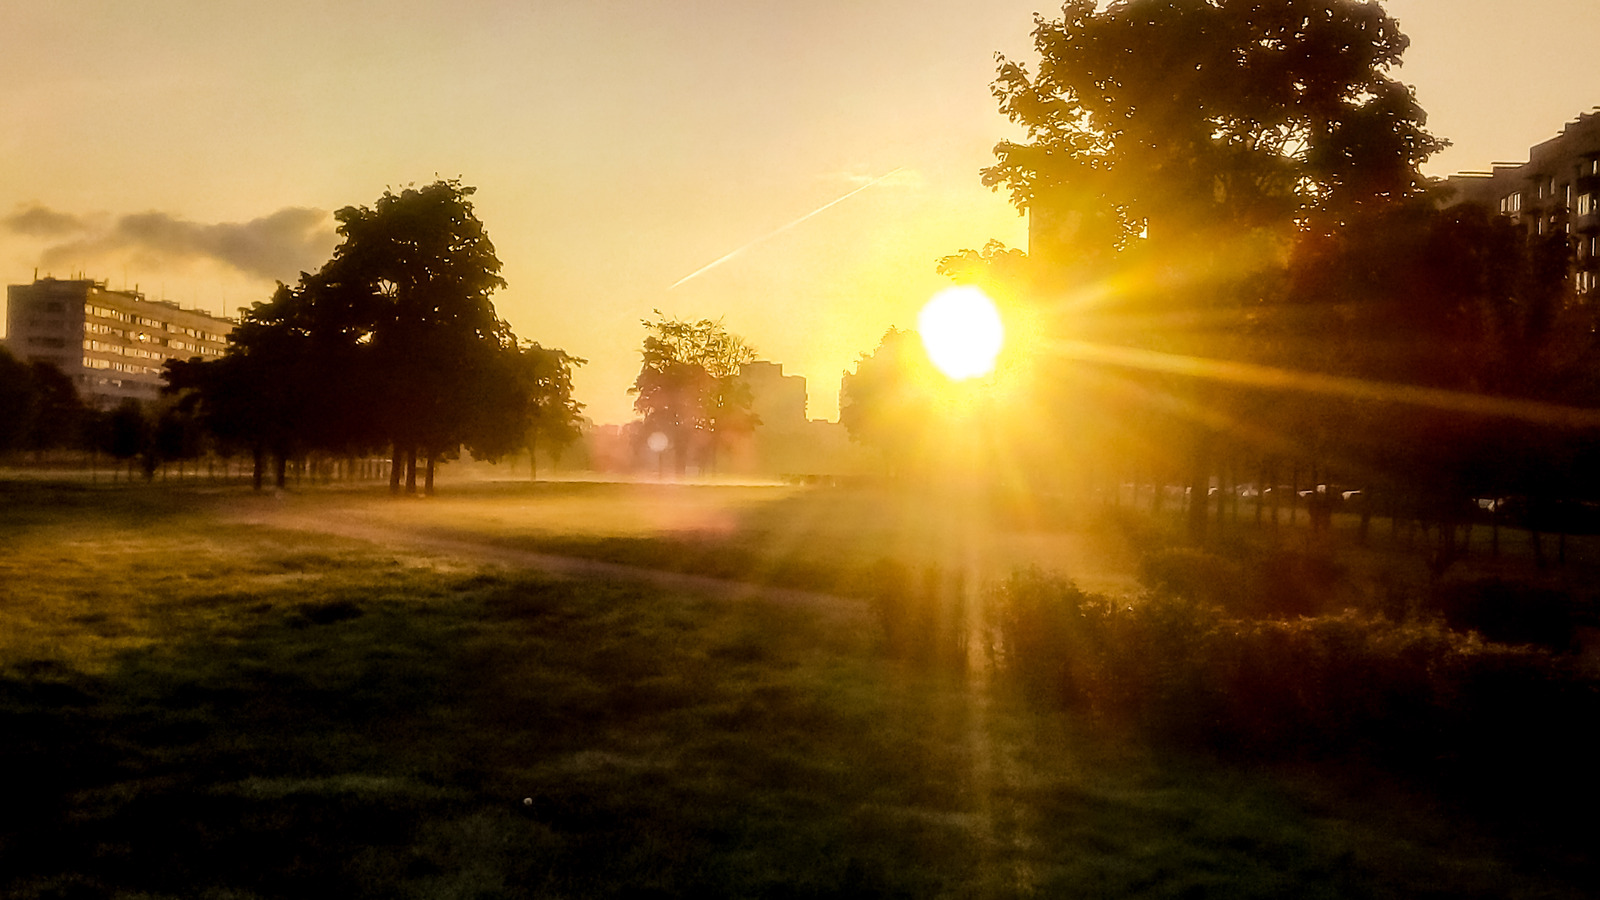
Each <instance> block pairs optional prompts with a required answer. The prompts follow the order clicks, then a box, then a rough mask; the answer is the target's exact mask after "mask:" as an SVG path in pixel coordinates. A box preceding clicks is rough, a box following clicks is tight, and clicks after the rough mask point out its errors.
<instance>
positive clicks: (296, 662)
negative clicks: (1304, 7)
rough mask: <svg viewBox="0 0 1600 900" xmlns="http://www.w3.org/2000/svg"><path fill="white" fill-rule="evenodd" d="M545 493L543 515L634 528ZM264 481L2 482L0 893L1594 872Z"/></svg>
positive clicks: (819, 531) (247, 894)
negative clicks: (257, 517) (345, 531)
mask: <svg viewBox="0 0 1600 900" xmlns="http://www.w3.org/2000/svg"><path fill="white" fill-rule="evenodd" d="M550 490H551V492H552V493H554V494H556V495H558V496H563V499H562V500H561V502H562V503H566V504H568V506H567V507H566V510H567V511H566V512H564V513H562V514H561V516H557V515H554V514H548V515H544V516H543V518H542V521H543V523H544V524H543V525H541V526H540V527H541V528H547V529H550V531H549V533H550V534H552V535H556V536H557V537H559V534H558V532H559V529H561V528H566V527H572V528H575V529H577V526H573V525H571V523H572V522H580V523H584V522H587V523H589V524H590V526H591V527H590V531H589V532H582V531H581V529H577V530H579V531H580V535H579V536H580V537H581V538H582V539H583V540H588V539H589V538H590V537H592V536H593V533H594V532H598V531H600V530H602V529H601V528H600V527H598V523H603V522H606V521H607V517H608V516H614V519H613V520H611V521H610V522H609V524H606V525H605V527H606V528H613V529H620V528H624V527H628V525H629V523H630V522H635V523H637V522H638V521H640V520H639V519H638V518H636V517H634V516H633V515H632V514H631V513H628V512H626V506H625V505H626V504H627V503H628V502H629V501H628V499H627V498H626V497H625V496H621V497H619V496H618V495H617V494H615V493H608V492H607V490H605V489H599V488H594V489H592V490H593V491H594V492H593V493H588V494H584V493H583V491H582V490H580V489H575V490H574V493H573V494H570V495H561V491H560V490H558V489H550ZM535 493H537V492H535ZM730 498H732V499H730ZM771 498H776V499H771ZM585 499H587V501H589V506H588V508H587V509H586V508H585V503H584V502H583V501H585ZM474 501H476V502H477V503H479V504H481V506H480V507H479V508H478V509H479V512H478V514H477V515H476V516H475V514H474V506H473V503H474ZM528 501H529V495H527V494H522V493H519V492H515V491H513V492H509V493H507V494H504V495H500V496H497V495H496V494H495V492H494V491H491V490H488V489H485V492H484V493H483V494H481V495H477V496H475V497H468V498H462V499H461V500H460V501H455V500H451V501H449V505H447V504H445V503H441V504H438V507H437V508H434V507H433V506H432V505H431V504H427V503H416V504H410V505H409V506H410V508H412V509H421V510H426V512H427V516H439V517H440V519H439V520H436V524H437V525H439V526H441V527H442V526H444V525H449V524H450V523H449V522H448V521H444V520H445V519H447V518H448V516H445V513H448V514H449V516H455V517H458V520H457V521H456V523H455V526H454V527H456V528H458V529H460V530H466V529H467V527H468V526H469V525H470V527H471V529H475V530H476V531H478V532H480V533H483V534H486V535H489V536H491V537H493V536H496V535H498V536H499V538H500V539H502V540H507V541H516V540H523V539H525V538H526V536H527V535H526V533H525V532H523V531H521V530H520V529H521V528H522V527H523V526H522V525H520V524H518V523H516V522H513V521H509V520H501V521H499V522H498V523H497V524H492V523H493V522H494V517H495V516H506V515H509V513H508V510H510V509H512V508H513V507H515V506H517V505H519V504H520V505H537V504H536V503H529V502H528ZM658 501H660V498H659V497H655V496H649V495H647V496H646V498H645V499H643V500H639V501H637V502H638V503H640V504H644V505H649V504H654V503H657V502H658ZM279 502H280V501H277V500H271V499H257V498H252V497H248V496H243V495H235V494H231V493H226V492H224V493H220V494H202V493H177V492H163V491H160V490H155V489H147V488H117V489H110V488H105V487H100V488H81V487H80V488H62V487H56V486H49V485H25V486H18V485H13V484H0V546H4V547H5V548H6V554H5V556H4V558H3V559H0V734H4V735H6V736H7V737H6V738H5V739H4V741H0V771H5V772H6V773H8V775H9V778H8V786H7V789H6V797H5V802H4V803H3V804H0V896H6V897H18V898H44V897H127V898H135V897H137V898H164V897H217V898H223V897H226V898H251V897H305V896H349V897H608V896H697V897H701V896H718V897H721V896H732V897H737V896H746V897H784V896H793V897H802V896H841V895H849V896H882V897H925V896H951V897H967V896H974V897H991V896H992V897H1012V896H1109V897H1135V896H1137V897H1170V896H1192V897H1280V896H1295V897H1302V896H1304V897H1347V896H1348V897H1365V896H1385V895H1387V896H1428V895H1432V896H1441V897H1444V896H1473V895H1477V896H1518V895H1521V896H1581V895H1582V894H1583V890H1582V888H1583V887H1584V885H1582V884H1580V883H1572V884H1569V883H1567V882H1566V881H1564V880H1563V878H1562V877H1561V876H1559V875H1548V874H1540V873H1538V872H1536V871H1533V870H1531V869H1530V867H1529V864H1528V863H1526V862H1525V861H1523V860H1522V857H1520V856H1519V855H1518V854H1517V853H1516V852H1514V851H1515V848H1508V847H1507V846H1506V845H1505V844H1503V843H1501V842H1498V841H1497V840H1496V839H1494V838H1493V837H1492V836H1491V835H1490V834H1489V833H1488V832H1480V831H1478V830H1476V829H1474V828H1472V827H1471V826H1468V825H1466V824H1463V823H1462V822H1460V821H1458V820H1456V819H1454V818H1452V816H1451V815H1450V813H1449V811H1448V810H1432V809H1430V808H1429V807H1427V806H1426V805H1419V804H1413V803H1409V802H1402V801H1401V800H1399V797H1400V794H1399V793H1398V792H1397V791H1395V790H1393V789H1392V788H1391V787H1389V786H1387V785H1385V786H1381V787H1376V788H1372V790H1375V791H1376V793H1375V794H1369V793H1367V791H1366V790H1364V789H1351V788H1349V787H1348V786H1340V784H1339V783H1338V782H1337V780H1336V779H1330V778H1328V777H1326V776H1325V774H1324V773H1317V774H1314V777H1312V776H1308V777H1303V778H1302V777H1300V776H1299V775H1294V776H1293V777H1290V776H1289V775H1286V774H1285V773H1282V772H1279V773H1276V774H1273V773H1265V772H1250V771H1240V770H1237V769H1234V768H1230V767H1228V766H1224V765H1219V764H1215V763H1209V762H1206V761H1205V760H1201V759H1186V758H1174V757H1171V756H1166V755H1162V754H1159V753H1156V752H1154V751H1152V750H1150V749H1149V748H1146V747H1142V746H1141V745H1138V744H1130V743H1127V742H1123V741H1119V740H1116V739H1114V738H1111V737H1108V736H1104V735H1097V734H1095V733H1093V731H1092V730H1091V729H1089V728H1086V727H1084V726H1083V725H1082V724H1081V723H1079V722H1076V721H1074V720H1071V719H1068V718H1065V717H1061V716H1057V715H1050V714H1041V713H1038V712H1036V711H1031V710H1029V709H1028V708H1027V707H1026V706H1025V705H1023V704H1020V703H1017V702H1014V701H1013V700H1012V699H1011V698H1010V697H1008V696H1007V695H1006V694H1005V693H1004V692H1001V691H991V690H989V688H988V686H987V683H986V681H985V679H984V678H982V677H981V676H979V677H971V678H969V677H961V676H959V675H953V674H949V673H940V672H937V671H930V670H928V669H926V668H919V667H916V666H911V665H903V664H897V663H894V662H892V661H890V660H887V659H885V658H884V656H883V655H882V654H881V653H879V652H878V648H877V636H876V635H875V634H874V632H873V630H872V626H871V621H872V620H871V618H870V617H869V616H866V615H863V616H862V617H860V618H859V619H857V618H851V617H843V618H841V617H837V616H832V617H821V616H817V615H814V614H813V613H812V612H810V611H809V610H806V609H803V608H796V607H794V606H779V605H774V604H765V603H761V602H759V601H757V602H732V601H723V600H716V599H709V598H706V597H702V596H695V595H689V594H680V593H672V592H666V591H662V590H659V589H653V588H647V587H643V586H638V585H632V584H624V583H608V582H586V581H556V580H549V579H545V578H541V577H536V576H532V575H529V574H526V573H519V572H515V571H508V570H504V569H496V568H492V567H484V566H476V565H471V564H464V563H460V562H455V563H448V564H447V563H445V562H442V561H439V560H432V559H430V558H426V557H422V556H416V555H410V554H405V553H397V552H396V551H394V550H392V549H385V548H383V547H378V546H374V545H371V544H365V543H362V542H358V541H350V540H341V539H336V538H329V537H327V536H323V535H318V534H315V533H308V532H301V531H295V530H293V529H288V528H273V527H265V526H260V525H244V524H237V523H234V522H232V521H231V518H230V516H231V514H232V511H233V510H234V509H236V508H240V505H241V504H242V505H243V506H246V507H247V506H248V505H249V504H252V503H279ZM281 502H282V503H283V504H286V505H287V506H288V507H289V508H291V511H293V512H313V511H316V510H317V509H325V510H331V511H335V512H343V513H347V514H348V513H350V512H351V511H352V509H353V508H354V507H353V506H352V504H354V505H356V506H360V505H361V504H366V503H368V502H369V500H368V499H367V498H366V497H364V496H358V497H354V498H352V497H349V496H346V495H342V494H335V495H330V496H301V497H293V498H289V499H287V500H284V501H281ZM837 502H838V501H837V500H836V499H830V498H827V497H821V498H818V497H810V496H806V495H803V494H797V493H793V492H790V493H780V494H776V495H761V494H749V495H745V494H732V495H714V496H703V495H701V496H697V495H696V494H695V492H692V491H691V492H689V494H688V496H687V498H686V500H685V503H684V505H683V506H682V507H681V509H682V510H684V511H686V514H687V511H692V512H694V514H695V516H701V515H702V514H706V515H709V514H710V513H712V512H716V513H717V514H719V515H720V514H721V512H720V511H727V510H733V512H734V515H733V517H732V518H731V519H730V520H728V521H731V522H732V524H731V525H729V526H728V530H727V531H725V532H724V534H726V535H728V538H727V540H728V541H729V545H730V546H746V547H749V548H753V549H752V550H751V552H752V553H753V554H757V551H758V550H760V548H763V547H769V546H772V543H771V542H772V541H773V540H774V536H776V535H781V534H784V533H785V532H784V531H783V529H782V527H781V526H782V523H783V521H784V520H785V518H786V517H794V518H795V519H796V520H797V521H798V516H797V514H795V513H793V512H792V511H793V510H796V509H801V510H802V511H803V510H804V508H805V506H806V504H813V503H815V504H819V506H817V507H814V508H815V509H821V510H823V511H826V510H828V509H837V508H838V507H837V506H835V505H833V504H836V503H837ZM457 503H459V505H456V504H457ZM618 504H620V505H623V506H624V512H623V513H616V512H615V511H614V509H613V507H614V505H618ZM785 504H787V506H785ZM396 508H403V507H400V506H397V507H396ZM608 509H612V510H613V511H612V512H607V510H608ZM786 509H787V510H790V511H791V512H785V510H786ZM544 511H545V512H547V513H548V510H544ZM840 515H841V516H842V515H843V513H841V514H840ZM562 516H565V517H566V518H562ZM763 517H766V518H763ZM424 518H427V517H426V516H425V517H424ZM763 521H764V522H767V523H769V524H768V525H766V526H761V527H757V526H756V525H752V526H749V529H750V530H749V531H748V532H741V531H740V530H739V529H741V528H745V527H746V526H745V525H743V524H741V523H751V522H754V523H758V525H759V523H761V522H763ZM828 521H829V520H828V519H827V518H825V517H818V518H817V519H816V521H815V522H813V523H811V524H808V525H805V529H806V531H807V533H811V534H814V535H816V536H817V537H816V540H817V541H832V542H833V543H832V544H828V545H826V547H827V549H823V550H820V551H819V550H818V549H817V546H818V545H817V544H808V545H806V546H807V547H809V548H810V549H804V548H802V549H795V550H792V551H789V552H791V553H792V554H793V555H794V556H795V558H801V559H812V560H820V562H816V565H817V566H818V567H819V568H818V569H817V571H823V572H826V571H827V570H826V569H825V568H824V566H825V565H828V564H834V563H837V562H838V561H839V560H844V561H845V563H846V564H848V565H854V562H852V561H854V560H864V559H866V558H868V557H870V556H872V555H873V554H874V553H876V552H877V551H878V550H879V549H881V548H880V547H870V548H865V549H863V548H860V547H855V549H851V548H852V547H853V546H855V545H857V544H860V543H861V542H862V541H863V538H862V535H864V534H868V533H877V534H880V535H881V536H882V540H883V541H884V542H886V543H885V546H887V545H888V543H887V542H891V541H896V540H902V538H901V537H899V536H897V535H896V533H895V528H897V527H899V525H897V524H896V521H897V520H894V519H890V520H889V521H888V522H887V523H885V522H883V521H878V522H876V523H875V522H874V520H873V519H872V517H871V516H870V515H868V514H867V513H864V512H860V511H859V510H858V511H856V512H854V513H850V518H848V519H840V518H835V519H834V520H833V525H831V526H830V525H829V524H828ZM564 523H565V524H564ZM899 524H906V523H905V522H904V521H903V520H900V521H899ZM935 524H936V523H935ZM697 527H700V526H697ZM763 527H764V528H765V529H766V530H764V531H763V530H762V528H763ZM907 527H910V526H909V525H908V526H907ZM918 527H925V528H932V527H933V526H932V525H929V524H927V523H922V524H920V525H919V526H918ZM652 528H656V529H657V530H655V531H652V530H651V529H650V528H643V529H641V533H640V534H637V535H635V536H634V537H635V538H636V539H638V540H640V541H648V540H653V539H656V538H652V537H651V535H657V536H659V537H660V539H662V540H667V541H671V540H673V538H672V536H671V535H670V534H667V535H663V534H662V532H663V531H670V530H671V529H663V528H661V527H660V526H652ZM830 528H837V529H838V530H837V531H833V532H831V535H832V536H831V537H829V536H828V535H829V534H830ZM741 534H743V535H745V536H740V535H741ZM751 535H754V536H751ZM551 539H552V540H553V539H554V538H551ZM639 546H640V547H644V546H645V545H644V544H641V545H639ZM797 546H798V545H797ZM894 546H906V547H911V548H913V549H914V548H915V546H916V542H915V541H912V542H909V543H907V544H905V545H900V544H896V545H894ZM833 548H842V549H833ZM641 552H642V551H641ZM760 552H763V553H764V552H768V551H766V550H760ZM772 552H775V551H772ZM818 554H821V555H818ZM647 558H648V557H647ZM761 558H762V557H760V556H759V554H757V555H755V556H752V557H750V559H758V560H759V559H761ZM1352 777H1366V776H1365V775H1363V774H1360V773H1358V774H1357V775H1356V776H1352ZM1330 785H1331V786H1330Z"/></svg>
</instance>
